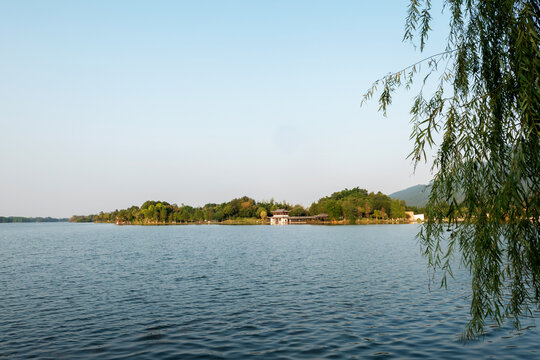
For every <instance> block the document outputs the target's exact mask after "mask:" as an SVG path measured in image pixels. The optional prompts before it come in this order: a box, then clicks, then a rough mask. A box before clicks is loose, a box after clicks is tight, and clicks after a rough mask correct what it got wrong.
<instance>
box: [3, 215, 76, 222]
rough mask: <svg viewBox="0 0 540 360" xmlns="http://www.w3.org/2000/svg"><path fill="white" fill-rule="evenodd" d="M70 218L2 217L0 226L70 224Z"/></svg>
mask: <svg viewBox="0 0 540 360" xmlns="http://www.w3.org/2000/svg"><path fill="white" fill-rule="evenodd" d="M68 221H69V219H68V218H52V217H24V216H0V224H20V223H55V222H68Z"/></svg>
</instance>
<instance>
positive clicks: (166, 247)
mask: <svg viewBox="0 0 540 360" xmlns="http://www.w3.org/2000/svg"><path fill="white" fill-rule="evenodd" d="M416 231H417V227H416V226H415V225H396V226H350V227H321V226H291V227H279V228H276V227H263V226H259V227H235V226H178V227H173V226H171V227H129V226H124V227H118V226H109V225H95V224H2V225H0V249H2V268H1V269H0V285H1V286H2V301H0V358H32V357H38V358H51V359H61V358H89V359H103V358H111V359H112V358H114V359H132V358H141V359H156V358H159V359H177V358H182V359H208V358H214V359H238V358H261V359H299V358H328V359H353V358H358V359H360V358H370V357H373V358H382V359H392V358H400V359H401V358H433V357H437V358H445V359H446V358H447V359H462V358H496V357H500V356H501V354H504V357H505V358H514V359H521V358H538V357H539V356H540V342H538V341H537V339H538V338H539V336H538V335H540V332H539V330H538V328H537V327H536V326H535V320H534V319H527V320H526V321H525V323H523V324H522V328H521V329H519V330H514V329H512V328H511V327H510V326H507V327H504V328H502V329H499V328H496V327H491V328H489V332H488V334H487V336H486V337H485V338H483V339H481V340H479V341H473V342H470V343H468V344H463V343H460V342H459V341H458V338H459V334H460V332H461V331H462V330H463V327H464V326H465V324H466V322H467V320H468V301H470V294H469V293H468V292H467V286H468V283H469V278H468V276H467V274H466V273H464V272H463V271H459V270H457V271H455V275H456V279H455V281H454V282H453V283H451V284H449V285H450V286H449V290H448V291H444V290H441V289H433V288H432V289H431V291H430V289H428V287H427V275H426V271H425V270H426V268H425V261H424V260H423V259H422V258H421V257H420V256H419V254H418V253H419V252H418V245H417V244H416V241H415V240H414V235H415V233H416Z"/></svg>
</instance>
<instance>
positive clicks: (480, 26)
mask: <svg viewBox="0 0 540 360" xmlns="http://www.w3.org/2000/svg"><path fill="white" fill-rule="evenodd" d="M444 3H445V5H446V9H448V10H449V11H450V15H451V19H450V24H449V36H448V43H447V47H446V49H445V51H444V52H442V53H439V54H436V55H433V56H430V57H428V58H426V59H424V60H422V61H420V62H418V63H416V64H413V65H411V66H409V67H407V68H405V69H403V70H400V71H398V72H396V73H393V74H389V75H387V76H386V77H384V78H382V79H380V80H378V81H377V82H375V83H374V85H373V87H372V88H371V89H369V90H368V91H367V93H366V94H365V96H364V100H368V99H370V98H371V97H372V96H373V94H374V92H375V91H376V90H377V87H381V86H382V90H381V93H380V96H379V105H380V110H381V111H383V112H384V113H386V110H387V107H388V105H390V104H391V101H392V94H393V92H394V91H395V90H396V89H397V88H399V87H405V88H409V87H410V86H411V85H412V84H413V82H414V81H415V79H417V77H418V76H420V75H421V76H422V77H423V80H421V82H422V84H423V85H427V86H426V87H424V86H422V89H426V88H429V87H431V86H433V88H434V89H435V90H434V91H433V92H432V93H431V94H430V95H429V96H427V95H426V94H425V93H424V92H423V91H422V90H421V91H420V92H419V94H418V95H417V96H416V98H415V101H414V103H413V105H412V107H411V114H412V120H411V121H412V124H413V130H412V135H411V138H412V139H413V140H414V141H415V145H414V148H413V151H412V152H411V154H410V157H411V158H412V159H413V160H414V162H415V166H416V164H417V163H418V162H419V161H421V160H426V148H429V147H437V148H438V153H437V157H436V160H435V162H434V165H433V170H434V173H435V176H434V179H433V187H432V189H431V192H430V196H429V201H428V204H427V207H426V215H427V218H428V221H427V222H426V223H425V225H424V226H423V228H422V230H421V232H420V234H419V238H420V241H421V244H422V245H423V251H424V254H425V256H426V257H427V259H428V261H429V265H430V266H431V267H432V269H433V270H435V271H437V270H441V271H442V283H443V284H446V275H447V274H449V275H451V274H452V273H451V268H450V265H449V262H450V259H451V258H452V256H453V254H454V252H460V253H461V255H462V259H463V260H462V261H463V264H464V265H465V266H466V267H467V268H468V269H469V270H470V272H471V274H472V299H471V319H470V322H469V324H468V326H467V329H466V332H465V334H464V335H465V336H466V337H474V336H477V335H479V334H482V333H483V332H484V329H485V326H486V321H488V320H490V319H491V320H494V321H495V322H496V323H497V324H499V325H501V324H502V323H503V322H504V321H505V319H507V318H508V317H511V318H513V319H514V321H515V325H516V326H518V325H519V318H520V317H521V316H523V315H524V314H530V313H531V311H532V310H533V309H534V308H538V307H539V304H540V255H539V254H540V241H539V239H540V209H539V203H540V191H539V190H540V189H539V187H540V141H539V139H540V80H539V79H540V78H539V74H540V25H539V24H540V7H539V3H538V0H528V1H526V0H523V1H512V0H492V1H482V0H470V1H463V0H446V1H445V2H444ZM430 11H431V4H430V1H429V0H423V1H422V0H411V1H410V6H409V11H408V15H407V20H406V27H405V36H404V38H405V39H406V40H411V41H412V40H413V39H415V38H417V39H419V42H420V50H423V49H424V45H425V42H426V40H427V38H428V34H429V30H430V20H431V17H430V16H429V13H430ZM433 78H435V79H434V82H431V81H430V79H433ZM428 83H429V84H428ZM437 133H438V134H440V136H441V138H442V140H441V141H440V142H437V143H436V140H435V139H437V137H436V136H435V134H437ZM460 219H463V222H459V223H458V220H460ZM445 221H449V222H450V223H451V224H453V225H454V226H452V227H451V228H452V229H453V232H452V236H450V237H449V238H447V236H446V232H445V229H446V228H447V225H444V222H445ZM443 249H445V250H443Z"/></svg>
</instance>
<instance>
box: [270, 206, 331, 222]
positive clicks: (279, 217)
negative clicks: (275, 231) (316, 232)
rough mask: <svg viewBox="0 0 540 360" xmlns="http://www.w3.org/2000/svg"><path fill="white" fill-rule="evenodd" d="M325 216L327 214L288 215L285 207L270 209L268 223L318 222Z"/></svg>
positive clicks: (325, 217) (326, 216) (324, 218)
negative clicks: (270, 214) (270, 213)
mask: <svg viewBox="0 0 540 360" xmlns="http://www.w3.org/2000/svg"><path fill="white" fill-rule="evenodd" d="M327 218H328V215H327V214H319V215H315V216H289V211H287V210H285V209H278V210H274V211H272V216H271V217H270V225H287V224H309V223H319V222H321V221H324V220H326V219H327Z"/></svg>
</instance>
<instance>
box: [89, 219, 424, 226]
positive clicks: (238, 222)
mask: <svg viewBox="0 0 540 360" xmlns="http://www.w3.org/2000/svg"><path fill="white" fill-rule="evenodd" d="M85 223H93V224H113V225H118V226H125V225H129V226H175V225H176V226H182V225H268V226H270V221H268V220H266V221H265V220H260V219H237V220H225V221H219V222H218V221H197V222H160V221H155V222H129V221H126V222H121V223H116V222H114V221H93V222H85ZM417 223H420V222H416V221H407V220H405V219H385V220H383V219H358V220H356V221H354V222H351V221H348V220H335V221H313V222H309V223H303V224H288V225H345V226H346V225H396V224H417ZM274 226H279V225H274ZM282 226H283V225H282Z"/></svg>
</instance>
